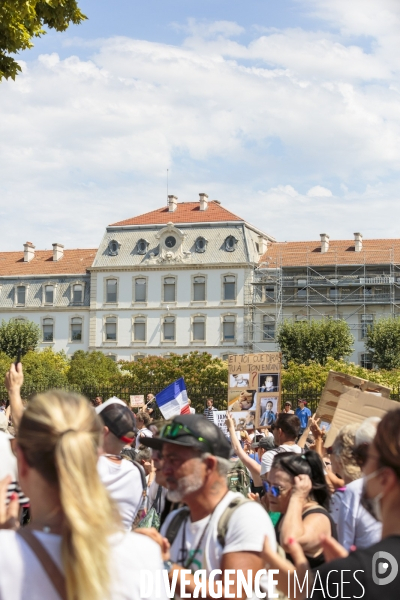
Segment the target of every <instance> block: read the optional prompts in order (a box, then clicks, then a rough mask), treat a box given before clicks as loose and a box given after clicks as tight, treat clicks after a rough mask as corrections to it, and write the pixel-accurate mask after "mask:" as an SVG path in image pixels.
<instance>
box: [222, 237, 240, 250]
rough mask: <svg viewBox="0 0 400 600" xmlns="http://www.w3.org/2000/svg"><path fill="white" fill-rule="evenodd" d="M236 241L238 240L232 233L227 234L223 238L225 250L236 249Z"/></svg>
mask: <svg viewBox="0 0 400 600" xmlns="http://www.w3.org/2000/svg"><path fill="white" fill-rule="evenodd" d="M237 243H238V240H237V239H236V238H235V237H234V236H233V235H228V237H227V238H226V240H225V250H226V251H227V252H233V251H234V250H236V244H237Z"/></svg>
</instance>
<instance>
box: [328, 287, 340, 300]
mask: <svg viewBox="0 0 400 600" xmlns="http://www.w3.org/2000/svg"><path fill="white" fill-rule="evenodd" d="M329 298H330V299H331V300H337V299H338V298H339V290H338V288H335V287H333V288H329Z"/></svg>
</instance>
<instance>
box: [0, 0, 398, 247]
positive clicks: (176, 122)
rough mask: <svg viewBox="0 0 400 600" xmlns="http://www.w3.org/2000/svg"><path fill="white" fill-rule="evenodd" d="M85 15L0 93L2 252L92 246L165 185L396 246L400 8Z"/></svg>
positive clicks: (198, 6)
mask: <svg viewBox="0 0 400 600" xmlns="http://www.w3.org/2000/svg"><path fill="white" fill-rule="evenodd" d="M79 5H80V7H81V9H82V11H83V12H84V13H85V14H86V15H87V17H88V20H87V21H85V22H84V23H83V24H81V25H79V26H71V27H70V28H69V29H68V30H67V31H66V32H63V33H57V32H53V31H50V32H49V33H48V34H47V35H45V36H43V37H42V38H40V39H36V40H35V42H34V43H35V46H34V48H33V49H31V50H29V51H25V52H23V53H21V54H20V55H18V60H19V62H20V64H21V67H22V70H23V72H22V74H21V75H19V76H18V77H17V79H16V81H15V82H14V81H12V80H10V81H3V82H2V83H0V224H1V225H0V231H1V239H0V250H1V251H7V250H22V246H23V244H24V243H25V242H26V241H31V242H32V243H33V244H34V245H35V246H36V247H37V248H38V249H45V248H47V249H50V248H51V244H52V243H54V242H58V243H61V244H64V246H65V248H78V247H80V248H86V247H96V246H97V245H98V244H99V242H100V239H101V237H102V235H103V233H104V229H105V227H106V226H107V224H109V223H113V222H116V221H120V220H123V219H128V218H130V217H133V216H136V215H138V214H141V213H143V212H147V211H150V210H153V209H155V208H159V207H161V206H164V205H165V204H166V198H167V190H168V192H169V193H170V194H174V195H175V196H177V197H178V201H180V202H182V201H192V202H193V201H198V198H199V193H200V192H205V193H207V194H208V195H209V198H210V199H211V200H212V199H217V200H219V201H220V202H221V203H222V205H223V206H224V207H226V208H227V209H228V210H230V211H232V212H234V213H236V214H237V215H239V216H241V217H243V218H244V219H246V220H247V221H248V222H250V223H252V224H254V225H256V226H257V227H259V228H261V229H262V230H264V231H265V232H266V233H268V234H269V235H271V236H273V237H275V238H276V239H277V240H278V241H291V240H319V234H320V233H322V232H323V233H327V234H328V235H330V237H331V239H352V237H353V232H361V233H362V234H363V235H364V238H399V237H400V228H399V225H398V223H399V221H400V203H399V201H398V198H399V196H400V173H399V167H400V63H399V61H398V55H399V50H400V37H399V35H398V31H399V26H400V3H399V2H398V0H379V2H378V0H351V2H349V0H247V2H243V0H240V1H239V0H229V1H228V0H201V1H200V0H148V1H147V2H143V1H142V2H139V1H137V0H80V2H79ZM167 180H168V184H167Z"/></svg>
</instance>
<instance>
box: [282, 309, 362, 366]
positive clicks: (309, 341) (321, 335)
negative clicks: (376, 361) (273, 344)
mask: <svg viewBox="0 0 400 600" xmlns="http://www.w3.org/2000/svg"><path fill="white" fill-rule="evenodd" d="M277 341H278V344H279V347H280V349H281V352H282V357H283V361H284V363H285V364H288V363H289V362H290V361H293V362H296V363H308V362H310V361H314V362H317V363H320V364H321V365H324V364H325V363H326V361H327V360H328V357H332V358H334V359H335V360H340V359H342V358H344V357H346V356H349V355H350V354H351V353H352V350H353V348H352V345H353V343H354V338H353V336H352V335H351V333H350V328H349V326H348V324H347V323H346V321H343V320H333V319H319V320H313V321H289V320H287V321H284V323H283V324H282V325H281V326H280V328H279V330H278V336H277Z"/></svg>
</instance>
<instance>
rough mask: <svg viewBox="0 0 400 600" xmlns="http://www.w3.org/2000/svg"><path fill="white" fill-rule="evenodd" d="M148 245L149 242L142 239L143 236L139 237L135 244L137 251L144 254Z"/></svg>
mask: <svg viewBox="0 0 400 600" xmlns="http://www.w3.org/2000/svg"><path fill="white" fill-rule="evenodd" d="M148 247H149V242H148V241H147V240H144V239H143V238H142V239H140V240H139V241H138V243H137V245H136V248H137V253H138V254H146V253H147V248H148Z"/></svg>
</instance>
